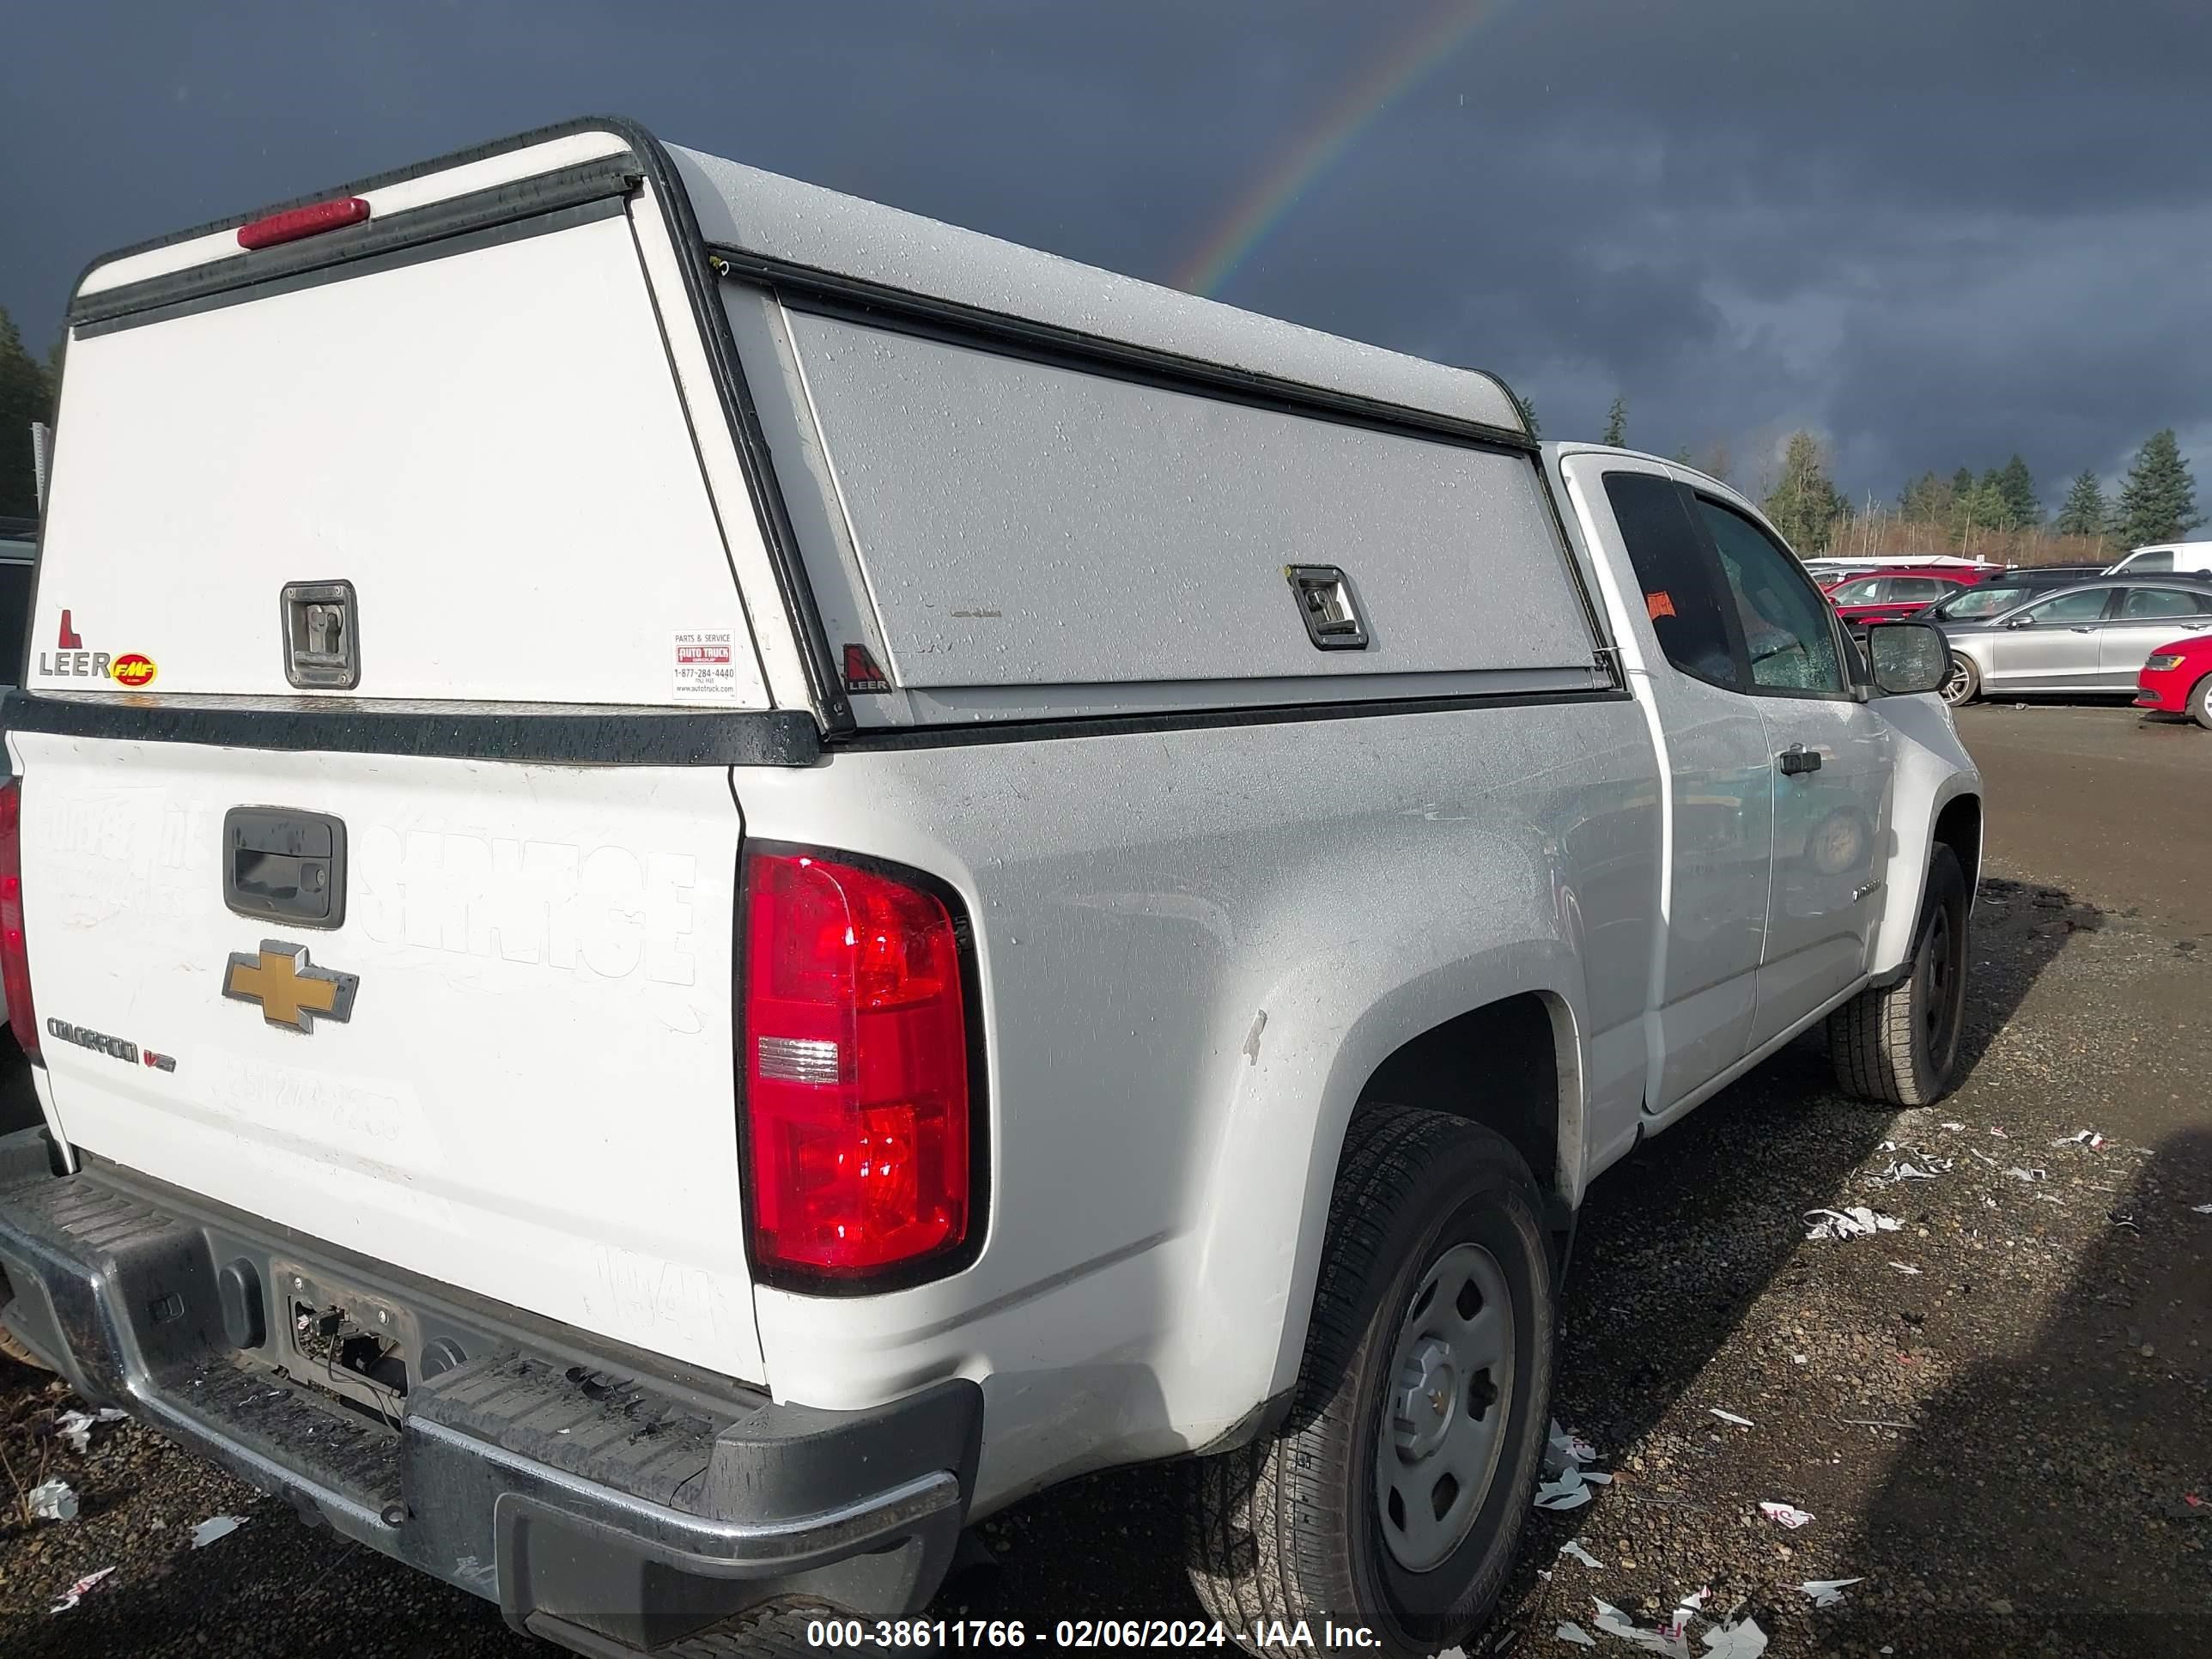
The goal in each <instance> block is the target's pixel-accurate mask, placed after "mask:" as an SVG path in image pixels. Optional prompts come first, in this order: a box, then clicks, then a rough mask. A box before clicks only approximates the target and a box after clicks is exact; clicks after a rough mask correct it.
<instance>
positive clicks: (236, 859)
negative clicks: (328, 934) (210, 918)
mask: <svg viewBox="0 0 2212 1659" xmlns="http://www.w3.org/2000/svg"><path fill="white" fill-rule="evenodd" d="M222 902H224V903H225V904H226V905H228V906H229V907H230V908H232V909H233V910H235V911H236V912H237V913H238V914H239V915H241V916H252V917H253V918H254V919H255V920H256V921H262V920H266V919H268V918H270V917H277V918H281V919H283V921H289V922H291V923H293V924H294V925H295V926H296V927H337V926H338V924H339V923H341V922H343V921H344V920H345V825H344V823H342V822H341V821H340V820H338V819H337V818H334V817H330V816H329V815H327V814H325V813H321V812H293V811H287V810H285V809H284V808H283V807H280V806H234V807H232V808H231V809H230V811H228V812H226V813H224V814H223V819H222Z"/></svg>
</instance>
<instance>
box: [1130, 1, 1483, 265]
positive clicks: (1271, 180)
mask: <svg viewBox="0 0 2212 1659" xmlns="http://www.w3.org/2000/svg"><path fill="white" fill-rule="evenodd" d="M1503 7H1504V0H1443V3H1441V4H1439V5H1438V6H1437V8H1436V9H1435V10H1434V11H1433V12H1431V14H1430V15H1428V16H1427V18H1426V19H1425V20H1424V21H1422V23H1421V24H1420V25H1419V27H1415V28H1414V29H1413V30H1411V31H1410V32H1409V33H1407V35H1406V36H1405V38H1404V39H1403V40H1399V41H1397V42H1395V44H1393V45H1392V46H1390V47H1389V49H1388V50H1387V51H1384V52H1380V53H1378V54H1376V57H1375V58H1374V59H1373V60H1372V61H1371V62H1370V63H1369V64H1368V65H1367V67H1366V68H1365V69H1364V70H1363V71H1362V72H1361V73H1360V75H1359V76H1358V78H1357V79H1356V80H1354V81H1353V82H1352V84H1351V85H1350V86H1348V87H1346V88H1345V89H1344V91H1343V92H1342V93H1341V94H1339V95H1338V97H1337V99H1336V101H1335V102H1334V104H1332V105H1331V106H1329V108H1328V111H1327V112H1325V113H1324V114H1323V115H1322V118H1321V120H1320V122H1319V123H1318V124H1317V125H1316V126H1315V127H1314V129H1313V130H1312V131H1311V132H1310V133H1308V134H1307V135H1306V137H1304V139H1303V140H1301V141H1300V142H1299V143H1297V144H1295V145H1293V146H1292V147H1291V149H1290V150H1289V151H1288V152H1287V153H1286V154H1285V155H1284V156H1283V157H1282V158H1281V159H1280V160H1279V161H1277V162H1276V164H1275V165H1274V166H1273V167H1270V168H1269V169H1268V170H1267V172H1266V173H1263V174H1261V176H1260V178H1259V179H1256V180H1255V181H1254V184H1253V185H1252V188H1251V189H1250V190H1249V191H1247V192H1246V194H1245V195H1244V196H1243V197H1242V198H1241V199H1240V200H1239V201H1238V202H1237V204H1236V205H1235V206H1234V207H1233V208H1232V209H1231V210H1230V212H1229V213H1228V214H1227V215H1226V216H1225V217H1224V218H1223V219H1222V221H1221V222H1220V223H1219V224H1218V226H1216V227H1215V228H1214V229H1213V230H1212V232H1211V233H1209V234H1207V236H1206V239H1205V240H1203V241H1201V242H1200V243H1199V245H1198V246H1196V247H1194V248H1193V249H1192V250H1191V251H1190V253H1189V255H1188V258H1185V259H1184V260H1183V262H1182V264H1181V265H1180V266H1178V267H1177V268H1176V273H1175V275H1174V276H1173V277H1171V278H1170V280H1171V281H1172V282H1173V283H1175V285H1176V287H1177V288H1180V289H1185V290H1187V291H1188V292H1189V293H1192V294H1206V295H1211V294H1212V293H1213V292H1214V291H1215V290H1216V289H1218V288H1219V287H1220V286H1221V284H1222V283H1225V282H1226V281H1227V280H1228V279H1229V278H1230V276H1232V275H1234V274H1235V272H1236V270H1237V266H1239V265H1241V264H1243V263H1244V261H1245V260H1246V259H1247V258H1249V257H1250V256H1251V253H1252V251H1253V249H1255V248H1256V247H1257V246H1259V245H1260V244H1261V242H1263V241H1265V240H1267V235H1268V234H1269V233H1270V232H1271V231H1273V229H1274V228H1275V227H1276V226H1277V225H1278V224H1279V223H1281V222H1282V220H1283V216H1284V215H1285V213H1286V212H1287V211H1288V210H1290V208H1291V204H1293V203H1295V202H1296V201H1297V198H1298V197H1300V196H1302V195H1304V193H1305V191H1306V188H1307V186H1309V185H1311V184H1312V183H1313V181H1314V180H1315V179H1317V178H1319V177H1320V176H1321V175H1322V173H1324V172H1326V171H1327V170H1328V167H1329V165H1330V164H1331V163H1332V162H1334V161H1335V160H1336V159H1337V158H1338V157H1339V156H1340V155H1343V154H1344V153H1345V151H1346V150H1347V149H1351V147H1352V142H1353V141H1354V140H1355V139H1357V138H1358V137H1359V135H1360V134H1361V133H1362V132H1363V131H1365V130H1366V128H1367V127H1368V126H1369V125H1371V124H1372V123H1373V122H1374V121H1375V119H1376V117H1378V116H1380V115H1381V114H1382V113H1383V111H1385V110H1387V109H1388V108H1389V107H1390V106H1391V105H1392V104H1394V103H1395V102H1396V101H1397V100H1399V99H1400V98H1401V97H1402V96H1403V95H1404V94H1406V93H1407V91H1408V90H1410V89H1411V88H1413V84H1414V83H1415V82H1418V81H1419V80H1420V79H1421V78H1422V77H1423V76H1425V75H1427V74H1428V73H1429V71H1430V70H1433V69H1434V68H1436V66H1437V64H1441V63H1443V61H1444V59H1446V58H1449V57H1450V56H1451V55H1452V54H1453V53H1454V52H1457V51H1458V50H1459V49H1460V47H1461V46H1464V45H1465V44H1466V42H1467V39H1468V36H1469V35H1471V34H1473V33H1474V31H1475V30H1476V28H1477V27H1480V25H1481V24H1482V23H1484V22H1485V21H1487V20H1488V19H1489V18H1490V17H1491V16H1492V15H1493V14H1494V13H1496V12H1498V11H1500V10H1502V9H1503Z"/></svg>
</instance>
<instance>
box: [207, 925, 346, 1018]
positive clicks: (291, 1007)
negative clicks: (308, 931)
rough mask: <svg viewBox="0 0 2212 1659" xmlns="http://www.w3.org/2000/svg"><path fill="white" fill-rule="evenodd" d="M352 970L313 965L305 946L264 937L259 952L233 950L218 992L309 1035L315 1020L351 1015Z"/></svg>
mask: <svg viewBox="0 0 2212 1659" xmlns="http://www.w3.org/2000/svg"><path fill="white" fill-rule="evenodd" d="M360 984H361V978H360V976H359V975H356V974H339V973H333V972H332V971H331V969H327V968H316V967H313V966H311V965H310V964H309V963H308V961H307V946H306V945H287V944H286V943H285V942H284V941H283V939H263V940H262V941H261V949H260V950H259V951H251V952H249V951H233V952H232V953H231V957H230V963H229V965H228V967H226V968H225V969H223V975H222V994H223V995H225V996H227V997H228V998H230V999H231V1000H233V1001H234V1002H252V1003H258V1004H259V1005H260V1007H261V1018H264V1019H265V1020H267V1021H268V1022H269V1023H270V1024H271V1025H281V1026H283V1027H284V1028H285V1029H286V1030H292V1031H298V1032H301V1033H302V1034H305V1035H312V1034H313V1031H314V1029H315V1021H316V1020H317V1019H334V1020H336V1021H337V1022H338V1024H341V1025H343V1024H345V1023H346V1021H348V1020H349V1019H351V1018H353V995H354V992H355V990H356V988H358V987H359V986H360Z"/></svg>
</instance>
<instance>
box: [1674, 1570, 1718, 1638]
mask: <svg viewBox="0 0 2212 1659" xmlns="http://www.w3.org/2000/svg"><path fill="white" fill-rule="evenodd" d="M1712 1593H1713V1591H1712V1586H1711V1585H1710V1584H1708V1585H1707V1586H1706V1587H1705V1589H1701V1590H1699V1592H1698V1593H1697V1594H1696V1595H1686V1596H1684V1597H1683V1598H1682V1599H1681V1600H1680V1601H1678V1602H1676V1603H1675V1604H1674V1618H1672V1619H1671V1620H1668V1623H1667V1634H1668V1635H1669V1636H1671V1637H1673V1638H1674V1639H1675V1640H1676V1641H1678V1642H1679V1641H1680V1640H1681V1639H1682V1632H1685V1631H1686V1630H1687V1629H1689V1627H1690V1620H1692V1619H1698V1618H1702V1617H1703V1616H1704V1614H1705V1598H1706V1597H1707V1596H1709V1595H1711V1594H1712Z"/></svg>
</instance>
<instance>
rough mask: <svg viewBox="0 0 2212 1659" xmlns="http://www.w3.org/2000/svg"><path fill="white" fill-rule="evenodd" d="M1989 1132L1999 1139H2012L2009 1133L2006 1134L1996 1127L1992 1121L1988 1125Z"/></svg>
mask: <svg viewBox="0 0 2212 1659" xmlns="http://www.w3.org/2000/svg"><path fill="white" fill-rule="evenodd" d="M1990 1133H1991V1134H1993V1135H1995V1136H1996V1138H1997V1139H1999V1140H2010V1139H2012V1137H2011V1136H2010V1135H2008V1134H2007V1133H2005V1132H2004V1131H2003V1130H2002V1129H2000V1128H1998V1127H1997V1126H1996V1124H1994V1123H1992V1124H1991V1125H1990Z"/></svg>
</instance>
